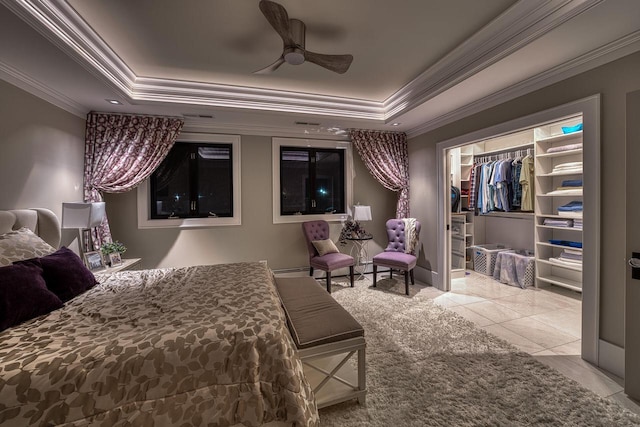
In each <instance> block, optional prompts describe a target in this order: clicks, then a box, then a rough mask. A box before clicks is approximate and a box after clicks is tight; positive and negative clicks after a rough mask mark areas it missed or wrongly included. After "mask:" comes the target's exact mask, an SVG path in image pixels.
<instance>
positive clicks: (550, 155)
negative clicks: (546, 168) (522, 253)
mask: <svg viewBox="0 0 640 427" xmlns="http://www.w3.org/2000/svg"><path fill="white" fill-rule="evenodd" d="M581 153H582V148H576V149H574V150H567V151H558V152H556V153H542V154H538V156H537V157H541V158H543V159H544V158H554V157H565V156H571V155H572V154H581Z"/></svg>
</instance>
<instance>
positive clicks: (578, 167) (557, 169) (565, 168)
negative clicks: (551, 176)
mask: <svg viewBox="0 0 640 427" xmlns="http://www.w3.org/2000/svg"><path fill="white" fill-rule="evenodd" d="M561 172H563V173H567V172H572V173H573V172H575V173H582V162H566V163H561V164H559V165H555V166H554V167H553V170H552V171H551V173H561Z"/></svg>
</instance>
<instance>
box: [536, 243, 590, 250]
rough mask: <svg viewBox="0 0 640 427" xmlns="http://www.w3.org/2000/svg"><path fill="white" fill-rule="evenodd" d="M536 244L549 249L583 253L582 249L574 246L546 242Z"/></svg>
mask: <svg viewBox="0 0 640 427" xmlns="http://www.w3.org/2000/svg"><path fill="white" fill-rule="evenodd" d="M536 244H537V245H538V246H546V247H549V248H559V249H572V250H575V251H580V252H582V248H574V247H572V246H564V245H554V244H553V243H546V242H537V243H536Z"/></svg>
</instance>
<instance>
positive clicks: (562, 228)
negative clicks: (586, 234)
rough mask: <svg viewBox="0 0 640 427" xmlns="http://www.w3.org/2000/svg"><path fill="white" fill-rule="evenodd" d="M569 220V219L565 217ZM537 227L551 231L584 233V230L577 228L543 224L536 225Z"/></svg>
mask: <svg viewBox="0 0 640 427" xmlns="http://www.w3.org/2000/svg"><path fill="white" fill-rule="evenodd" d="M564 218H567V217H564ZM536 227H538V228H547V229H549V230H567V231H580V232H582V228H575V227H554V226H551V225H542V224H536Z"/></svg>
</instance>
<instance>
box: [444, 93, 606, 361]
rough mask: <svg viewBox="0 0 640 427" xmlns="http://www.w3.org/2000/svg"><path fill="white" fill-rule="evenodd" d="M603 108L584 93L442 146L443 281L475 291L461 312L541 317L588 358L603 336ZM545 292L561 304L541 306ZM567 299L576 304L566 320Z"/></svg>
mask: <svg viewBox="0 0 640 427" xmlns="http://www.w3.org/2000/svg"><path fill="white" fill-rule="evenodd" d="M598 112H599V109H598V104H597V98H594V99H586V100H584V101H578V102H576V103H575V104H571V105H569V104H568V105H567V106H561V107H557V108H556V109H552V110H549V111H545V112H541V113H539V114H536V115H532V116H529V117H525V118H522V119H518V120H514V121H513V122H510V123H505V124H502V125H497V126H495V127H493V128H490V129H485V130H482V131H478V132H475V133H474V134H469V135H465V136H462V137H459V138H456V139H454V140H450V141H444V142H442V143H440V144H439V145H438V154H439V155H440V156H441V158H442V167H441V169H440V177H441V184H442V186H441V190H440V191H441V195H442V198H443V200H442V201H441V202H440V203H441V205H442V207H443V208H442V211H441V215H442V220H441V224H442V226H443V233H442V235H441V236H439V239H440V240H439V241H441V242H442V245H441V247H442V248H444V250H443V252H444V253H443V260H444V261H443V263H442V264H441V265H442V267H444V268H445V269H446V273H445V274H443V275H442V285H441V286H442V289H443V290H452V289H453V290H458V291H460V290H461V289H462V294H464V295H468V298H467V299H468V300H473V299H474V298H477V299H478V302H477V303H475V305H474V302H471V303H470V304H468V305H465V308H464V310H476V312H475V313H470V312H469V313H470V314H471V315H474V316H475V315H482V316H485V317H487V318H488V321H487V323H489V321H491V322H492V326H491V327H493V328H496V329H498V328H501V327H502V326H505V328H511V329H512V330H511V331H509V333H511V332H513V331H516V332H517V331H518V330H519V329H520V330H522V329H524V328H526V327H527V322H531V324H534V323H536V322H537V321H544V322H547V323H548V325H550V326H554V327H557V329H558V330H559V331H563V332H565V333H566V332H569V333H573V334H574V335H575V336H576V342H574V343H573V344H574V349H575V348H577V349H578V350H577V351H578V353H577V354H581V355H582V356H583V358H585V359H587V360H595V359H596V358H597V340H598V338H597V336H598V335H597V326H596V325H597V300H596V298H595V295H596V294H597V288H598V283H599V277H598V267H597V265H598V259H599V247H598V246H599V245H598V240H599V238H598V236H599V210H600V209H599V204H600V199H599V191H600V188H599V186H600V185H599V166H598V161H597V158H598V155H599V146H600V141H599V113H598ZM492 132H493V133H492ZM456 287H457V288H456ZM585 291H586V292H585ZM540 292H544V293H546V294H549V293H551V294H552V295H551V296H552V298H551V300H553V303H554V304H555V303H556V302H557V304H558V310H557V312H555V313H554V312H553V309H552V308H549V309H547V308H546V307H545V308H544V309H543V308H541V309H540V313H537V312H536V310H537V308H535V307H533V306H534V305H535V303H536V299H537V298H538V297H540V296H541V295H542V294H541V293H540ZM503 296H504V298H502V297H503ZM569 300H571V302H572V306H573V307H574V308H575V303H576V301H577V302H578V304H579V307H578V308H577V310H576V311H575V314H574V316H573V317H572V318H571V320H570V321H569V320H567V318H566V316H565V314H566V311H567V310H565V306H564V305H563V301H569ZM487 301H491V303H488V302H487ZM585 304H586V306H585ZM527 305H529V307H527ZM567 306H568V305H567ZM488 307H498V308H499V309H500V310H503V311H504V313H502V314H505V313H506V314H508V315H512V314H513V318H512V319H507V318H505V320H504V322H503V321H501V319H500V316H502V314H499V315H498V314H496V315H495V316H494V315H493V313H491V312H488V311H487V310H488ZM585 307H586V308H585ZM563 310H564V312H563ZM563 316H565V317H563ZM529 319H530V320H529ZM554 319H555V320H554ZM568 323H572V324H573V325H569V324H568ZM538 325H539V323H538ZM569 329H571V330H569ZM576 331H577V333H576ZM547 348H548V349H551V347H547ZM545 351H546V350H545Z"/></svg>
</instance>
